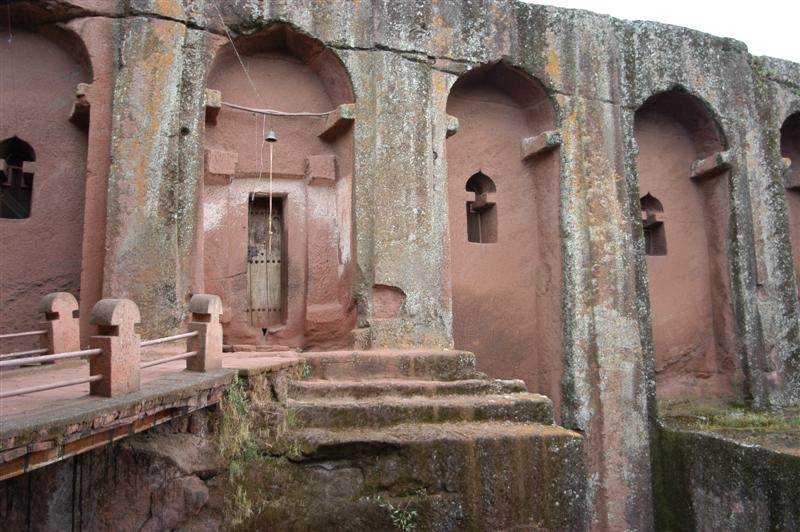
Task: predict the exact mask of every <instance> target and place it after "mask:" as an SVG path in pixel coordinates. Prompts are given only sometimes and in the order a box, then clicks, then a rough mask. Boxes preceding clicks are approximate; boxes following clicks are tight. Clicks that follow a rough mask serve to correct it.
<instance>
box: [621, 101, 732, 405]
mask: <svg viewBox="0 0 800 532" xmlns="http://www.w3.org/2000/svg"><path fill="white" fill-rule="evenodd" d="M634 129H635V135H636V141H637V143H638V145H639V155H638V159H637V169H638V178H639V192H640V195H641V196H642V200H641V202H642V226H643V233H644V237H645V244H646V245H645V248H646V249H645V252H646V254H647V272H648V277H649V288H650V308H651V315H652V323H653V347H654V351H655V366H656V391H657V395H658V397H659V398H664V399H673V398H676V397H685V396H691V395H707V394H717V395H722V394H727V393H730V392H732V391H733V389H734V388H733V387H734V384H735V382H736V380H737V379H739V378H740V376H739V374H738V367H739V364H738V362H737V355H736V351H735V345H736V344H735V324H734V320H733V314H732V303H731V301H732V298H731V288H730V286H731V285H730V281H729V275H728V253H729V249H728V240H729V239H728V226H729V217H730V207H729V180H730V169H729V165H728V164H727V162H726V161H727V153H726V152H725V149H726V145H725V138H724V136H723V134H722V132H721V131H720V130H719V128H718V126H717V124H716V122H715V120H714V118H713V117H712V116H711V114H710V113H709V111H708V109H707V107H706V106H705V105H704V104H703V102H701V101H700V100H699V99H698V98H696V97H694V96H692V95H690V94H689V93H687V92H686V91H684V90H681V89H678V88H675V89H672V90H670V91H666V92H662V93H659V94H657V95H655V96H653V97H651V98H650V99H648V100H647V101H646V102H645V103H644V104H643V105H642V106H641V107H640V108H639V109H638V110H637V111H636V114H635V124H634Z"/></svg>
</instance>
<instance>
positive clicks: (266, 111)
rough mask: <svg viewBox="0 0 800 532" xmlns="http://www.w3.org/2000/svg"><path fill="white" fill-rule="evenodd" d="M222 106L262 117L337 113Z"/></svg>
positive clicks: (225, 103) (228, 103)
mask: <svg viewBox="0 0 800 532" xmlns="http://www.w3.org/2000/svg"><path fill="white" fill-rule="evenodd" d="M222 105H224V106H225V107H230V108H232V109H239V110H240V111H249V112H251V113H258V114H262V115H271V116H327V115H329V114H332V113H335V112H336V109H331V110H330V111H320V112H312V111H297V112H291V111H278V110H276V109H258V108H256V107H247V106H245V105H238V104H235V103H230V102H222Z"/></svg>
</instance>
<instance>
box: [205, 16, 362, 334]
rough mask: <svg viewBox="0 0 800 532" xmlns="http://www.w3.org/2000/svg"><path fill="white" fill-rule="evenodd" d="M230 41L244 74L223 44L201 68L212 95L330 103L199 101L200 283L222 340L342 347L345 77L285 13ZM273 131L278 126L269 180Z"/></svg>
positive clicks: (348, 195)
mask: <svg viewBox="0 0 800 532" xmlns="http://www.w3.org/2000/svg"><path fill="white" fill-rule="evenodd" d="M235 46H236V50H238V52H239V54H240V55H241V57H242V61H243V62H244V64H245V65H246V68H247V72H248V73H249V76H250V80H252V85H251V81H250V80H248V77H247V74H246V73H245V71H244V69H243V68H242V65H241V64H240V62H239V59H238V58H237V57H236V54H235V52H234V48H233V47H232V46H231V45H230V44H226V45H224V46H222V47H221V48H220V49H219V51H218V53H217V54H216V58H215V60H214V62H213V64H212V67H211V71H210V73H209V78H208V88H209V89H210V90H212V91H218V94H216V93H213V92H212V93H209V94H207V100H208V101H212V100H215V99H217V96H219V98H220V99H221V101H222V102H228V103H232V104H236V105H239V106H244V107H247V108H257V109H263V108H269V109H276V110H280V111H286V112H292V113H298V112H300V113H308V112H311V113H325V112H328V111H334V112H333V113H331V114H326V115H323V116H273V115H269V116H267V115H262V114H258V113H255V112H250V111H246V110H241V109H235V108H232V107H229V106H226V105H225V104H224V103H223V104H222V105H221V108H220V107H216V108H213V107H207V120H206V122H207V123H206V131H205V172H204V173H205V176H204V245H203V249H204V251H203V253H204V271H205V286H206V290H207V291H208V292H210V293H214V294H218V295H220V296H221V297H222V299H223V301H224V302H225V305H226V312H225V315H224V317H223V322H224V329H225V334H226V341H227V342H230V343H232V344H250V345H253V344H255V345H271V346H288V347H303V348H316V349H322V348H325V349H331V348H341V347H347V346H349V345H350V344H351V341H352V340H351V331H352V329H353V327H354V325H355V313H356V312H355V305H354V298H353V260H352V258H353V256H354V253H353V238H352V232H353V214H352V211H353V209H352V186H353V127H352V124H351V123H352V105H351V104H352V102H353V91H352V87H351V84H350V79H349V76H348V74H347V71H346V70H345V68H344V66H343V65H342V63H341V62H340V60H339V59H338V58H337V57H336V56H335V54H334V53H333V52H332V51H331V50H330V49H328V48H325V47H324V46H323V45H322V43H320V42H319V41H317V40H315V39H313V38H311V37H309V36H307V35H304V34H302V33H300V32H298V31H297V30H295V29H294V28H292V27H291V26H288V25H285V24H274V25H272V26H269V27H268V28H265V29H263V30H261V31H259V32H257V33H255V34H253V35H249V36H246V37H241V38H239V39H237V40H236V41H235ZM269 131H274V133H275V135H276V137H277V141H276V142H274V143H272V144H271V147H272V149H273V165H272V168H273V181H272V185H271V186H270V180H269V153H270V143H268V142H264V135H265V133H268V132H269ZM270 187H271V188H270ZM270 189H271V190H272V195H271V198H272V200H271V203H272V217H271V218H270V215H269V212H270ZM270 219H272V220H273V222H272V223H273V225H272V233H273V234H272V236H271V237H270V236H269V227H270V221H269V220H270ZM270 246H271V247H270Z"/></svg>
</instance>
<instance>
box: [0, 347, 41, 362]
mask: <svg viewBox="0 0 800 532" xmlns="http://www.w3.org/2000/svg"><path fill="white" fill-rule="evenodd" d="M48 351H49V350H48V349H44V348H43V349H31V350H30V351H17V352H15V353H3V354H2V355H0V360H2V359H4V358H15V357H27V356H32V355H43V354H44V353H47V352H48Z"/></svg>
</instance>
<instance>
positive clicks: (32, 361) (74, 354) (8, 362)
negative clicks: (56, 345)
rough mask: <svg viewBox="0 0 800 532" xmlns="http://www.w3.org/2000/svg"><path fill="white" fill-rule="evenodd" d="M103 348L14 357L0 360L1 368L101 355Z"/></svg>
mask: <svg viewBox="0 0 800 532" xmlns="http://www.w3.org/2000/svg"><path fill="white" fill-rule="evenodd" d="M102 352H103V350H102V349H100V348H96V349H84V350H83V351H67V352H66V353H56V354H55V355H44V356H41V357H25V358H14V359H12V360H0V368H5V367H8V366H19V365H20V364H36V363H38V362H48V361H50V360H63V359H65V358H80V357H91V356H95V355H99V354H101V353H102Z"/></svg>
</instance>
